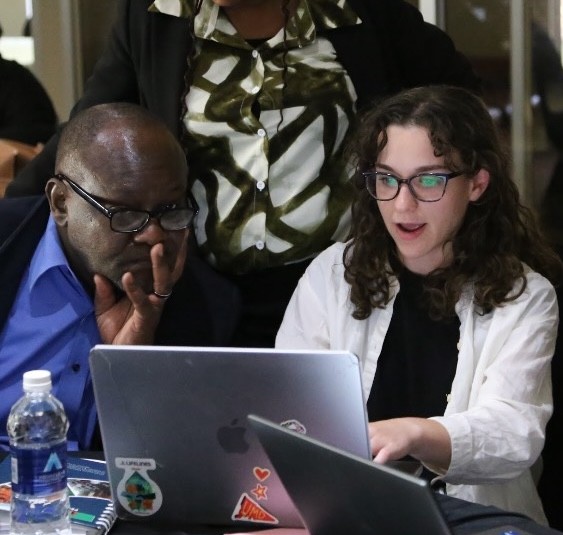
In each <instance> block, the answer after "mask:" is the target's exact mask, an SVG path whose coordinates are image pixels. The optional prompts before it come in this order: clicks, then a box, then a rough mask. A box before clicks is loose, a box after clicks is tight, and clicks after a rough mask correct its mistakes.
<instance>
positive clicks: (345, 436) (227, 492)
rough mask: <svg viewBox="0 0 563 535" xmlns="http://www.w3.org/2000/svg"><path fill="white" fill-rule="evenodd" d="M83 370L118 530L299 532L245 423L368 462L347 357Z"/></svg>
mask: <svg viewBox="0 0 563 535" xmlns="http://www.w3.org/2000/svg"><path fill="white" fill-rule="evenodd" d="M90 368H91V373H92V381H93V385H94V394H95V398H96V405H97V409H98V417H99V422H100V429H101V434H102V441H103V445H104V454H105V458H106V461H107V468H108V474H109V479H110V484H111V487H112V493H113V498H114V501H115V505H116V510H117V513H118V515H119V517H120V518H123V519H127V520H139V519H145V520H146V521H149V522H151V523H154V524H157V525H166V526H173V527H177V526H189V525H203V524H205V525H226V526H232V525H241V526H249V525H254V526H256V524H261V525H266V526H267V525H269V526H272V527H274V526H285V527H294V526H301V519H300V517H299V514H298V512H297V511H296V509H295V507H294V505H293V503H292V501H291V499H290V498H289V496H288V495H287V492H286V490H285V488H284V486H283V485H282V484H281V482H280V481H279V478H278V477H277V476H276V474H275V472H274V470H273V469H272V465H271V463H270V461H269V459H268V457H267V455H266V454H265V452H264V451H263V449H262V447H261V446H260V443H259V441H258V439H257V437H256V436H255V435H254V433H253V432H252V431H251V430H250V429H248V425H247V420H246V417H247V415H248V414H249V413H253V414H258V415H260V416H263V417H264V418H268V419H269V420H271V421H274V422H276V423H278V424H281V425H283V426H285V427H288V428H291V429H296V430H298V431H300V432H306V433H307V434H308V435H310V436H313V437H316V438H318V439H321V440H323V441H325V442H327V443H329V444H332V445H333V446H336V447H339V448H342V449H343V450H346V451H349V452H351V453H354V454H356V455H358V456H361V457H365V458H369V439H368V434H367V416H366V412H365V401H364V399H363V392H362V385H361V374H360V365H359V361H358V359H357V357H356V356H355V355H353V354H352V353H348V352H339V351H279V350H273V349H271V350H266V349H238V348H235V349H231V348H197V347H156V346H110V345H98V346H95V347H94V348H93V349H92V351H91V353H90Z"/></svg>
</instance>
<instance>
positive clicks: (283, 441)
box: [248, 415, 452, 535]
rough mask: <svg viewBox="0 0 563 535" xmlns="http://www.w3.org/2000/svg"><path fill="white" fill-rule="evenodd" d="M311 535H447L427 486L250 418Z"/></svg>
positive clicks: (317, 441) (396, 472) (408, 476)
mask: <svg viewBox="0 0 563 535" xmlns="http://www.w3.org/2000/svg"><path fill="white" fill-rule="evenodd" d="M248 422H249V424H250V427H251V428H252V429H253V430H254V432H255V433H256V435H257V436H258V438H259V440H260V442H261V444H262V446H263V447H264V449H265V451H266V452H267V454H268V456H269V458H270V460H271V462H272V465H273V467H274V469H275V470H276V472H277V474H278V476H279V477H280V478H281V480H282V481H283V483H284V485H285V487H286V489H287V491H288V493H289V495H290V496H291V497H292V498H293V501H294V503H295V505H296V506H297V508H298V509H299V512H300V514H301V516H302V519H303V524H304V525H305V527H306V528H307V530H308V532H309V533H310V535H349V534H350V533H353V534H354V535H364V534H365V535H368V534H369V535H373V533H384V534H385V535H404V534H405V533H408V534H409V535H428V534H429V533H431V534H432V535H451V534H452V532H451V531H450V528H449V527H448V525H447V523H446V520H445V518H444V516H443V514H442V511H441V510H440V509H439V507H438V504H437V502H436V498H435V495H434V492H433V491H432V490H431V489H430V487H429V485H428V482H427V481H425V480H423V479H420V478H417V477H414V476H412V475H409V474H407V473H405V472H402V471H400V470H396V469H393V468H390V467H387V466H384V465H380V464H376V463H374V462H373V461H370V460H366V459H365V458H362V457H358V456H356V455H352V454H349V453H347V452H344V451H342V450H340V449H338V448H335V447H333V446H330V445H328V444H324V443H322V442H321V441H319V440H315V439H313V438H311V437H308V436H305V435H302V434H299V433H295V432H293V431H289V430H287V429H284V428H283V427H280V426H278V425H276V424H274V423H273V422H271V421H268V420H267V419H264V418H260V417H257V416H256V415H249V417H248Z"/></svg>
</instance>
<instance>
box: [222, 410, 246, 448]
mask: <svg viewBox="0 0 563 535" xmlns="http://www.w3.org/2000/svg"><path fill="white" fill-rule="evenodd" d="M237 422H238V419H237V418H235V419H234V420H233V421H232V422H231V424H230V425H224V426H223V427H220V428H219V429H218V430H217V440H218V441H219V445H220V446H221V448H223V449H224V450H225V451H226V452H227V453H246V452H247V451H248V448H249V447H250V445H249V444H248V442H247V441H246V439H245V438H244V434H245V433H246V429H245V428H244V427H243V426H242V425H237Z"/></svg>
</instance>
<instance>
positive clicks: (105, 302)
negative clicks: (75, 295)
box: [94, 274, 116, 316]
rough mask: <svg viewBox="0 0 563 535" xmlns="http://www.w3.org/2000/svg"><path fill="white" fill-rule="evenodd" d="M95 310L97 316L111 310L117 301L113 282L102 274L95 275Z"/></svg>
mask: <svg viewBox="0 0 563 535" xmlns="http://www.w3.org/2000/svg"><path fill="white" fill-rule="evenodd" d="M94 286H95V290H94V310H95V313H96V315H97V316H99V315H100V314H103V313H104V312H106V311H107V310H109V309H110V308H111V307H112V306H113V305H114V304H115V302H116V297H115V290H114V288H113V285H112V283H111V282H110V281H109V280H108V279H106V278H105V277H102V276H101V275H98V274H96V275H94Z"/></svg>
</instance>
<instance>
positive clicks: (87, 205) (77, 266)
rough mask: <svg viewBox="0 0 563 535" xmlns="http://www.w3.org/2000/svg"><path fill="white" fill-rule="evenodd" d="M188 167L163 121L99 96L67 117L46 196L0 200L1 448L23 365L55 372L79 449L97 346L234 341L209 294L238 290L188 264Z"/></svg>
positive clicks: (84, 438)
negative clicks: (94, 103)
mask: <svg viewBox="0 0 563 535" xmlns="http://www.w3.org/2000/svg"><path fill="white" fill-rule="evenodd" d="M187 174H188V169H187V164H186V158H185V155H184V152H183V150H182V148H181V147H180V145H179V144H178V142H177V141H176V139H175V138H174V136H173V135H172V134H171V133H170V132H169V131H168V129H167V127H166V126H165V125H164V123H162V122H161V121H160V120H159V119H157V118H155V117H154V116H153V115H152V114H150V113H149V112H148V111H146V110H145V109H143V108H141V107H140V106H137V105H134V104H127V103H118V104H103V105H99V106H95V107H92V108H89V109H88V110H85V111H84V112H83V113H81V114H79V115H77V116H76V117H75V118H74V119H73V120H72V121H71V122H69V123H68V125H67V126H66V127H65V129H64V131H63V134H62V137H61V142H60V144H59V148H58V152H57V159H56V175H55V176H53V177H52V178H50V179H49V181H48V182H47V185H46V189H45V193H46V195H45V196H43V197H41V198H38V197H25V198H20V199H4V200H2V201H1V202H0V229H1V230H0V280H1V283H0V391H1V392H2V396H1V399H0V447H2V446H6V445H7V439H6V436H5V429H6V418H7V415H8V412H9V410H10V407H11V405H12V404H13V403H14V402H15V400H16V399H17V398H18V397H19V396H20V394H21V377H22V374H23V372H24V371H26V370H29V369H38V368H46V369H49V370H51V373H52V374H53V378H54V381H53V382H54V389H55V395H56V396H57V397H58V398H59V399H60V400H61V401H62V402H63V404H64V406H65V410H66V412H67V415H68V417H69V420H70V429H69V435H68V438H69V442H70V443H71V444H74V445H76V446H77V447H78V448H80V449H85V448H89V447H92V438H93V435H94V430H95V422H96V414H95V406H94V397H93V392H92V387H91V381H90V374H89V369H88V354H89V351H90V349H91V348H92V346H94V345H95V344H98V343H106V344H152V343H161V344H167V343H168V344H186V345H187V344H190V345H220V343H221V342H222V341H226V340H228V339H230V336H231V334H232V333H231V332H230V330H229V329H228V328H227V327H228V324H227V323H224V324H222V325H221V324H219V323H218V322H217V320H216V318H215V317H214V316H213V315H212V314H213V310H214V304H213V303H217V302H219V298H218V297H217V296H220V299H221V300H222V301H223V303H224V305H225V307H226V308H227V309H229V310H231V311H233V313H234V311H235V310H236V306H234V303H235V301H236V296H234V294H233V293H229V288H226V287H225V286H224V283H223V285H222V286H220V285H219V282H218V281H217V280H216V279H214V278H213V273H212V272H211V270H210V269H209V268H208V267H206V266H205V264H203V263H197V259H190V262H189V263H186V265H185V260H186V252H187V248H188V247H187V240H188V234H189V232H190V230H189V229H190V226H191V224H192V222H193V219H194V216H195V214H196V212H197V208H196V206H195V204H194V202H193V201H192V200H191V199H190V196H189V195H188V192H187ZM184 270H186V271H185V274H184V276H183V277H182V282H181V284H179V285H177V286H175V285H176V283H177V281H178V280H179V279H180V277H181V276H182V274H183V273H184ZM221 282H222V281H221ZM173 289H174V291H175V292H176V290H178V291H179V292H178V293H179V296H178V298H177V299H175V297H176V296H175V295H173V293H172V291H173ZM212 292H216V293H215V294H213V293H212ZM222 326H226V327H225V332H221V327H222ZM3 430H4V431H3Z"/></svg>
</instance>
